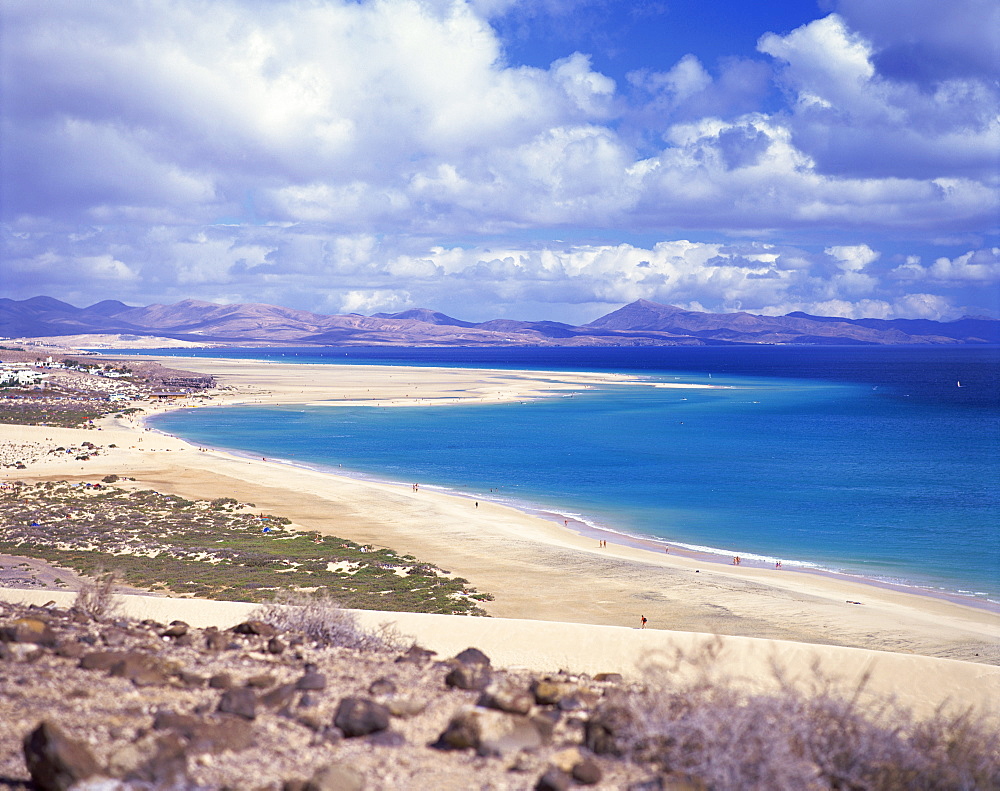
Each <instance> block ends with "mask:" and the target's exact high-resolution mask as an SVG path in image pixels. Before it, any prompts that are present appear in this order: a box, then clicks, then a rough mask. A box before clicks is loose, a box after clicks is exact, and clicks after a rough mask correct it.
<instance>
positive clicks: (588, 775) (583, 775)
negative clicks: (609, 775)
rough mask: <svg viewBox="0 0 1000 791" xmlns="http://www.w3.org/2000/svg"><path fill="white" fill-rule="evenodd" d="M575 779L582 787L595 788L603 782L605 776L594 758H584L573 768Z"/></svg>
mask: <svg viewBox="0 0 1000 791" xmlns="http://www.w3.org/2000/svg"><path fill="white" fill-rule="evenodd" d="M572 775H573V779H574V780H576V782H578V783H580V784H581V785H585V786H593V785H597V784H598V783H600V782H601V778H602V777H603V776H604V775H603V773H602V772H601V767H599V766H598V765H597V761H595V760H594V759H592V758H584V759H583V760H582V761H580V763H578V764H577V765H576V766H574V767H573V772H572Z"/></svg>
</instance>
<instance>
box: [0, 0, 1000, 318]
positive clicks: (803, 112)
mask: <svg viewBox="0 0 1000 791" xmlns="http://www.w3.org/2000/svg"><path fill="white" fill-rule="evenodd" d="M0 24H2V31H3V32H2V36H3V40H2V42H0V89H2V94H0V143H2V145H0V232H2V248H0V255H2V258H0V296H6V297H10V298H13V299H25V298H28V297H32V296H36V295H39V294H45V295H49V296H53V297H56V298H58V299H62V300H65V301H67V302H70V303H72V304H74V305H77V306H80V307H83V306H86V305H90V304H92V303H95V302H98V301H100V300H104V299H119V300H121V301H123V302H126V303H127V304H130V305H147V304H154V303H164V304H169V303H173V302H177V301H180V300H182V299H200V300H206V301H209V302H216V303H236V302H263V303H269V304H276V305H283V306H287V307H292V308H299V309H303V310H310V311H314V312H317V313H349V312H356V313H364V314H371V313H374V312H395V311H401V310H406V309H409V308H414V307H424V308H431V309H434V310H439V311H442V312H444V313H448V314H450V315H452V316H455V317H457V318H461V319H465V320H470V321H484V320H487V319H491V318H501V317H503V318H514V319H526V320H540V319H552V320H558V321H566V322H570V323H584V322H587V321H591V320H593V319H595V318H597V317H598V316H601V315H603V314H605V313H608V312H610V311H612V310H614V309H616V308H618V307H620V306H621V305H623V304H626V303H628V302H631V301H633V300H636V299H649V300H653V301H656V302H662V303H665V304H673V305H678V306H680V307H684V308H688V309H692V310H707V311H713V312H731V311H737V310H745V311H748V312H751V313H762V314H770V315H780V314H784V313H788V312H791V311H796V310H801V311H806V312H808V313H812V314H817V315H838V316H847V317H853V318H861V317H875V318H930V319H938V320H950V319H955V318H959V317H961V316H963V315H987V316H993V317H1000V234H998V225H1000V223H998V219H1000V191H998V187H1000V52H998V37H997V36H996V31H997V30H1000V5H998V4H996V3H995V2H994V0H952V1H951V2H948V3H942V2H940V0H879V2H878V3H873V2H871V0H818V1H817V0H784V1H783V2H768V3H756V2H747V1H746V0H662V1H661V0H632V1H631V2H613V1H612V0H356V1H352V2H349V1H348V0H88V2H86V3H80V2H78V0H4V3H3V4H2V5H0Z"/></svg>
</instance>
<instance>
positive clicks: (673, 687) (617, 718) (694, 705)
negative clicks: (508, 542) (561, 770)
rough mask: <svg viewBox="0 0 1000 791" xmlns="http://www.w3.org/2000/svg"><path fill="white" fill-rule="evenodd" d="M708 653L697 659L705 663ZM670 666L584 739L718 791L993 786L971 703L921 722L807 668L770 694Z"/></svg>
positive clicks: (999, 760) (998, 781) (991, 753)
mask: <svg viewBox="0 0 1000 791" xmlns="http://www.w3.org/2000/svg"><path fill="white" fill-rule="evenodd" d="M712 653H713V652H712V651H711V650H709V651H708V652H706V653H705V654H704V655H703V656H702V657H699V658H698V659H696V660H695V661H698V662H706V663H711V662H713V661H714V656H712ZM703 668H707V664H706V665H705V666H703ZM676 671H677V666H676V665H674V666H673V667H669V668H668V667H666V666H658V667H656V668H651V669H650V670H649V674H648V677H647V679H646V682H645V683H644V684H642V685H640V686H637V687H633V688H631V689H627V688H620V689H618V690H616V691H615V692H614V693H612V694H611V695H610V696H608V698H607V699H606V700H605V701H604V703H602V705H601V706H600V707H599V709H598V711H597V712H596V714H595V715H594V716H593V717H592V718H591V722H590V723H589V725H588V732H587V742H588V746H589V747H591V749H594V750H595V752H599V753H604V754H614V755H619V756H622V757H625V758H628V759H630V760H632V761H635V762H637V763H641V764H647V765H650V764H651V765H653V766H655V767H656V768H657V769H658V770H660V771H663V772H667V773H672V774H675V775H681V776H684V775H686V776H688V777H690V778H696V779H697V780H698V781H699V782H700V783H702V784H703V786H698V785H694V786H693V787H695V788H698V787H704V788H709V789H720V791H722V790H725V789H740V791H802V789H817V790H818V789H836V790H837V791H944V790H945V789H950V790H954V791H978V790H979V789H996V788H1000V737H998V734H997V732H996V730H995V729H993V728H990V727H989V726H988V724H987V723H986V722H985V721H982V720H978V719H977V718H975V717H973V716H972V715H971V714H970V713H968V712H964V713H959V714H953V713H951V714H949V713H946V712H944V711H939V712H938V713H937V714H936V715H935V716H933V717H931V718H929V719H918V718H915V717H913V716H912V714H911V713H910V712H909V711H907V710H904V709H901V708H899V707H897V706H895V705H894V704H893V703H892V702H891V701H883V702H878V701H875V700H874V697H873V696H865V695H864V689H863V686H864V682H862V683H861V684H860V685H858V687H857V688H856V689H855V690H854V692H853V694H847V695H845V694H843V692H841V691H840V690H839V689H838V688H837V687H836V686H835V685H834V684H833V682H832V681H831V680H830V679H828V678H825V677H824V676H823V675H822V674H820V673H819V672H818V670H815V669H814V673H815V678H814V683H813V684H812V685H811V686H810V688H808V689H803V688H802V687H801V686H793V685H792V684H790V683H788V682H787V681H786V680H784V679H782V678H781V676H780V674H779V679H778V680H779V682H780V684H779V691H778V692H777V693H772V694H748V693H746V692H744V691H742V689H741V687H740V686H739V685H738V684H735V683H734V682H732V681H729V680H726V679H718V678H715V679H713V678H711V677H710V675H709V673H708V672H705V673H702V674H701V675H700V676H699V677H698V678H696V679H695V680H694V681H689V682H687V683H678V682H677V681H676V680H675V679H676V678H677V676H676ZM862 700H863V701H864V702H863V704H862V703H861V702H860V701H862Z"/></svg>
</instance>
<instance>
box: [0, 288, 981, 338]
mask: <svg viewBox="0 0 1000 791" xmlns="http://www.w3.org/2000/svg"><path fill="white" fill-rule="evenodd" d="M114 333H119V334H131V335H137V336H158V337H167V338H174V339H178V340H188V341H203V342H211V343H221V344H229V345H244V346H254V345H284V346H288V345H327V346H340V345H346V346H350V345H369V346H374V345H391V346H491V345H497V346H635V345H643V346H645V345H669V346H675V345H708V344H730V343H797V344H819V343H823V344H845V343H863V344H900V343H918V344H920V343H923V344H927V343H934V344H940V343H1000V321H998V320H996V319H987V318H969V317H966V318H963V319H960V320H958V321H953V322H936V321H927V320H906V319H895V320H891V321H888V320H882V319H845V318H837V317H826V316H810V315H808V314H805V313H791V314H788V315H787V316H758V315H755V314H751V313H744V312H739V313H702V312H698V311H690V310H683V309H682V308H678V307H674V306H671V305H661V304H659V303H656V302H649V301H648V300H638V301H636V302H633V303H631V304H629V305H625V306H624V307H622V308H619V309H618V310H615V311H613V312H611V313H609V314H607V315H606V316H602V317H601V318H599V319H596V320H594V321H592V322H590V323H589V324H585V325H582V326H573V325H570V324H562V323H560V322H554V321H515V320H511V319H494V320H492V321H485V322H480V323H473V322H467V321H462V320H459V319H455V318H452V317H450V316H447V315H445V314H443V313H438V312H436V311H431V310H426V309H413V310H407V311H403V312H400V313H376V314H375V315H373V316H362V315H359V314H348V315H334V316H327V315H321V314H316V313H309V312H308V311H303V310H294V309H291V308H283V307H278V306H275V305H262V304H254V303H250V304H237V305H216V304H214V303H211V302H201V301H198V300H191V299H188V300H183V301H181V302H177V303H175V304H173V305H148V306H145V307H130V306H128V305H125V304H123V303H121V302H117V301H115V300H105V301H103V302H99V303H97V304H95V305H91V306H90V307H87V308H77V307H74V306H73V305H70V304H68V303H66V302H61V301H59V300H57V299H53V298H51V297H33V298H32V299H26V300H22V301H15V300H11V299H0V336H5V337H9V338H37V337H49V336H66V335H81V334H114Z"/></svg>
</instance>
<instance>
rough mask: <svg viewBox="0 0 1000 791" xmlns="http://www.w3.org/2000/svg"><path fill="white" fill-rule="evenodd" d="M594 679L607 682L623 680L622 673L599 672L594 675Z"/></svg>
mask: <svg viewBox="0 0 1000 791" xmlns="http://www.w3.org/2000/svg"><path fill="white" fill-rule="evenodd" d="M594 681H606V682H616V683H620V682H621V681H622V674H621V673H598V674H597V675H596V676H594Z"/></svg>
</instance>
